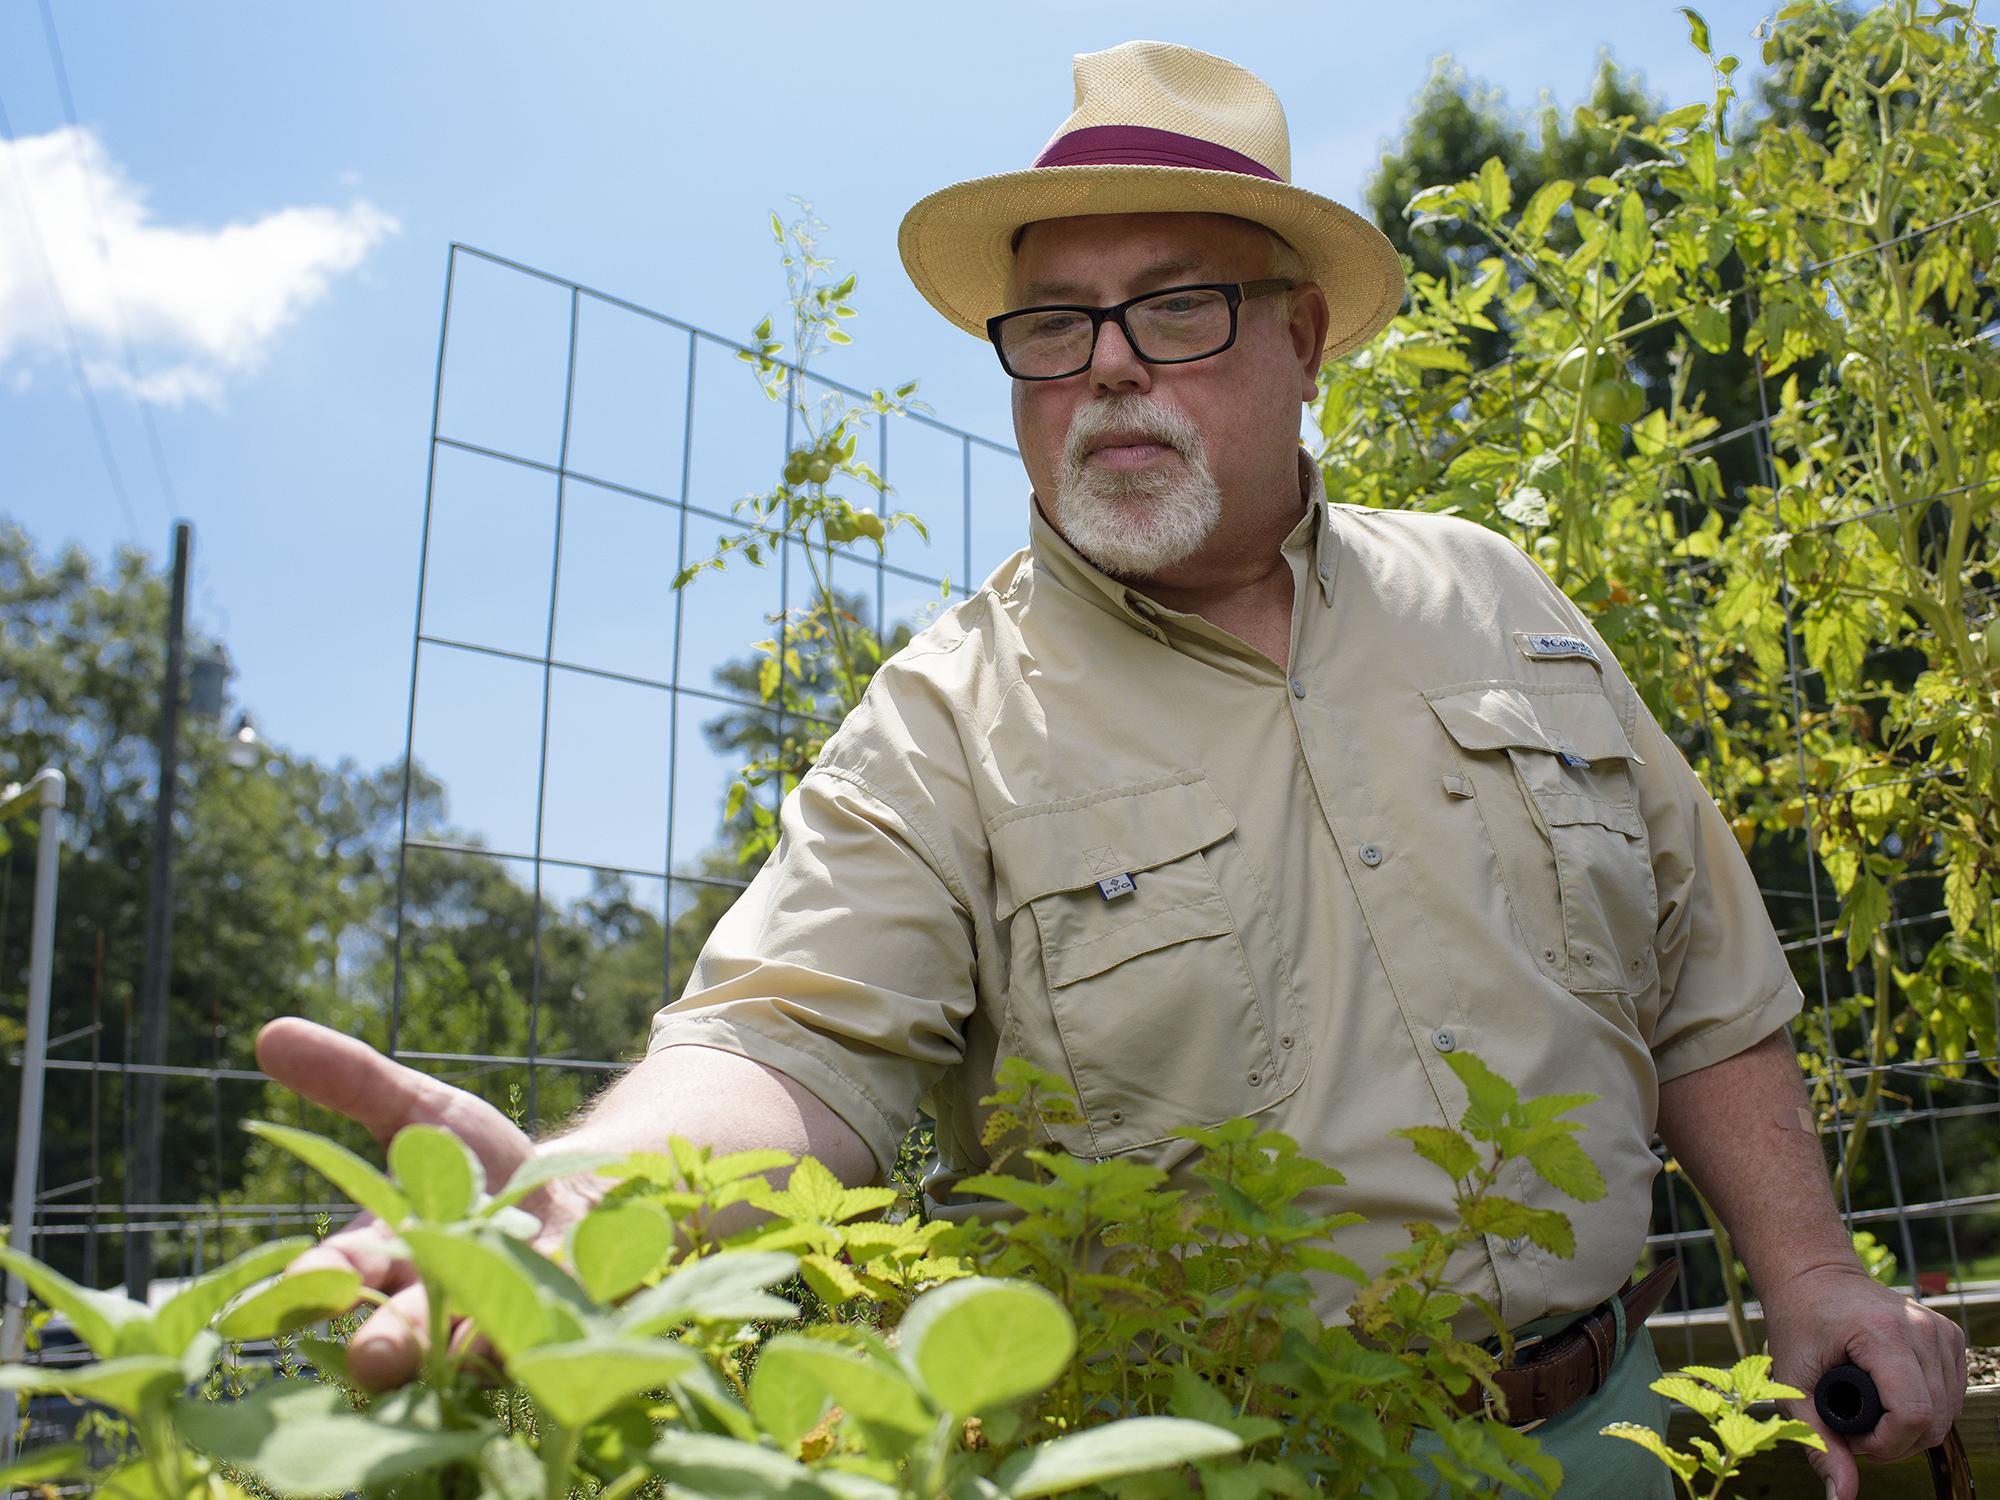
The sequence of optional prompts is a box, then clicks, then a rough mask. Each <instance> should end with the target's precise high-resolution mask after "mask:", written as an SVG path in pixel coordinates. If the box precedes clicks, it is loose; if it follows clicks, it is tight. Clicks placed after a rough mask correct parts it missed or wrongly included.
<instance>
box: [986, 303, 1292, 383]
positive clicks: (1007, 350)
mask: <svg viewBox="0 0 2000 1500" xmlns="http://www.w3.org/2000/svg"><path fill="white" fill-rule="evenodd" d="M1296 284H1297V283H1295V282H1291V281H1285V280H1268V281H1217V282H1203V283H1199V284H1197V285H1193V286H1170V287H1166V288H1164V289H1162V290H1160V291H1157V292H1147V293H1146V294H1145V295H1143V296H1139V297H1130V298H1127V299H1126V300H1125V301H1123V302H1120V303H1119V304H1118V305H1117V306H1115V307H1070V306H1060V307H1024V308H1021V309H1020V310H1019V311H1016V312H1009V313H1001V314H1000V316H999V317H997V318H988V319H987V320H986V336H987V337H988V338H989V339H991V340H992V341H993V347H994V349H995V350H996V351H997V352H998V353H999V355H1000V367H1001V368H1002V369H1004V370H1005V371H1006V372H1007V373H1008V374H1009V375H1011V376H1013V377H1014V378H1015V379H1016V380H1061V379H1063V378H1065V377H1066V376H1070V375H1078V374H1081V373H1082V372H1083V371H1085V370H1087V369H1089V368H1090V361H1091V359H1092V358H1093V357H1094V355H1095V354H1096V352H1097V335H1098V333H1099V331H1100V330H1102V328H1103V327H1104V325H1105V324H1106V323H1107V322H1109V323H1116V324H1117V325H1118V327H1119V328H1120V330H1121V331H1123V333H1124V335H1125V342H1126V343H1128V344H1130V345H1131V346H1132V352H1133V353H1134V354H1136V355H1138V356H1139V358H1140V359H1142V360H1144V361H1145V362H1146V363H1147V364H1149V365H1184V364H1188V363H1190V362H1191V361H1193V360H1197V359H1207V358H1209V357H1210V356H1211V355H1216V354H1220V353H1221V352H1222V351H1223V350H1225V349H1227V348H1228V347H1229V346H1230V345H1231V344H1233V343H1235V342H1236V309H1237V308H1238V307H1240V306H1242V304H1243V303H1244V302H1245V301H1246V300H1247V299H1249V298H1252V297H1268V296H1271V295H1272V294H1273V293H1276V292H1288V291H1290V290H1291V289H1292V288H1293V287H1294V286H1295V285H1296Z"/></svg>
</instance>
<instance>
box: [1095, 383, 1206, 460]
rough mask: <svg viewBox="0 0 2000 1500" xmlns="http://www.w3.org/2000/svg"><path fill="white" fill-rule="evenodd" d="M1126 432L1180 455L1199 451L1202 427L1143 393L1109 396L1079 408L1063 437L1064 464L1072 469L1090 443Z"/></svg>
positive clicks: (1194, 455)
mask: <svg viewBox="0 0 2000 1500" xmlns="http://www.w3.org/2000/svg"><path fill="white" fill-rule="evenodd" d="M1114 432H1115V433H1120V434H1129V435H1132V436H1135V437H1138V438H1141V439H1143V440H1144V441H1146V442H1149V443H1159V444H1161V445H1162V446H1164V447H1168V448H1171V449H1173V450H1174V451H1175V452H1176V453H1178V454H1179V455H1180V456H1181V457H1182V458H1184V459H1188V460H1190V461H1193V460H1197V459H1199V458H1200V457H1201V454H1202V446H1203V445H1202V439H1201V430H1200V429H1199V428H1197V427H1196V426H1195V425H1194V423H1193V422H1191V421H1189V420H1188V419H1187V418H1186V417H1185V416H1183V415H1182V414H1181V413H1180V412H1178V411H1175V410H1174V409H1173V408H1172V407H1171V406H1166V405H1163V404H1162V403H1160V402H1158V401H1154V400H1151V399H1149V398H1147V397H1145V396H1139V395H1124V396H1111V397H1108V398H1106V399H1105V400H1102V401H1098V402H1094V403H1092V404H1091V405H1089V406H1086V407H1083V408H1082V409H1080V410H1079V411H1078V412H1077V414H1076V416H1075V417H1074V418H1073V419H1072V420H1071V422H1070V425H1069V432H1068V434H1067V435H1066V436H1065V438H1064V439H1063V467H1064V469H1065V470H1067V471H1069V472H1071V473H1075V472H1077V471H1078V470H1080V469H1081V468H1082V467H1083V461H1084V460H1085V459H1086V458H1088V457H1089V456H1090V444H1091V443H1093V442H1095V441H1096V440H1097V439H1099V438H1101V437H1103V436H1105V435H1106V434H1107V433H1114Z"/></svg>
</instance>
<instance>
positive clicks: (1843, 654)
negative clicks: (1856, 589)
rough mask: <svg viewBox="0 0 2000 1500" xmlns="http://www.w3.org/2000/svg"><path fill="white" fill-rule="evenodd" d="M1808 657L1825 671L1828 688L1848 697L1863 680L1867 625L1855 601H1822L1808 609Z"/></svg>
mask: <svg viewBox="0 0 2000 1500" xmlns="http://www.w3.org/2000/svg"><path fill="white" fill-rule="evenodd" d="M1805 641H1806V658H1807V659H1808V660H1809V661H1811V662H1812V664H1813V665H1814V666H1816V667H1818V668H1819V669H1820V671H1822V672H1824V673H1825V674H1826V685H1827V687H1828V689H1829V690H1830V691H1832V692H1834V693H1836V694H1838V695H1839V696H1841V697H1843V698H1845V697H1848V696H1850V695H1851V694H1852V693H1853V691H1854V689H1855V688H1856V687H1858V686H1859V685H1860V682H1861V664H1862V662H1863V661H1864V660H1865V659H1866V657H1867V655H1868V628H1867V624H1866V622H1865V621H1864V620H1863V619H1862V615H1861V611H1860V610H1859V609H1857V608H1855V607H1854V606H1852V605H1848V604H1836V603H1831V602H1827V603H1822V604H1820V605H1819V606H1818V607H1817V608H1814V609H1809V610H1807V611H1806V612H1805Z"/></svg>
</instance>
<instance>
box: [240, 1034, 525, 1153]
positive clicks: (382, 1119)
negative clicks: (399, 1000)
mask: <svg viewBox="0 0 2000 1500" xmlns="http://www.w3.org/2000/svg"><path fill="white" fill-rule="evenodd" d="M257 1065H258V1066H259V1067H261V1068H262V1069H263V1070H264V1072H265V1073H266V1074H268V1075H269V1076H270V1077H271V1078H272V1079H273V1080H274V1081H275V1082H278V1083H281V1084H283V1085H284V1086H285V1087H286V1088H288V1089H290V1090H291V1091H292V1092H293V1093H295V1094H297V1095H299V1096H300V1097H301V1098H304V1099H306V1100H309V1101H310V1102H311V1103H314V1104H320V1105H324V1106H325V1107H326V1108H328V1109H331V1110H333V1111H335V1112H336V1113H339V1114H343V1115H345V1116H347V1118H348V1119H350V1120H353V1121H354V1122H356V1123H357V1124H359V1125H361V1126H363V1127H364V1128H365V1129H366V1130H367V1131H368V1133H369V1134H370V1135H372V1136H374V1137H375V1139H376V1140H377V1141H378V1142H380V1143H381V1144H383V1145H385V1146H386V1145H387V1144H388V1143H389V1141H390V1140H391V1139H392V1138H393V1137H394V1136H395V1134H396V1132H397V1131H399V1130H401V1129H402V1128H403V1127H404V1126H406V1125H438V1126H442V1127H443V1128H444V1129H446V1130H449V1131H450V1132H451V1133H452V1134H453V1135H456V1136H457V1137H458V1138H459V1139H460V1140H462V1141H464V1142H465V1144H466V1145H467V1146H469V1147H470V1148H471V1149H472V1154H473V1155H474V1156H476V1157H478V1158H479V1163H480V1165H481V1166H482V1167H484V1168H485V1170H486V1180H487V1181H488V1182H490V1183H494V1184H498V1183H502V1182H505V1181H506V1180H507V1179H508V1177H510V1176H512V1175H513V1172H514V1169H515V1168H516V1167H518V1166H520V1164H521V1163H522V1162H523V1161H525V1160H526V1159H527V1157H528V1156H529V1155H530V1154H531V1152H532V1150H533V1145H532V1143H531V1142H530V1141H529V1140H528V1138H527V1136H525V1135H523V1134H522V1133H521V1132H520V1131H519V1130H518V1129H516V1128H515V1126H514V1124H513V1122H512V1121H510V1120H509V1119H508V1118H507V1117H506V1116H505V1115H503V1114H501V1113H500V1111H499V1110H497V1109H495V1108H494V1107H493V1106H492V1105H490V1104H488V1103H487V1102H486V1101H485V1100H484V1099H481V1098H480V1097H478V1096H477V1095H476V1094H469V1093H467V1092H466V1091H465V1090H463V1089H455V1088H453V1087H452V1086H451V1085H450V1084H448V1083H443V1082H441V1081H439V1080H438V1079H435V1078H433V1077H431V1076H430V1075H429V1074H428V1073H420V1072H418V1071H417V1070H416V1069H415V1068H410V1067H405V1066H404V1065H403V1064H402V1063H399V1062H396V1061H394V1060H393V1059H391V1058H387V1057H384V1056H383V1055H382V1054H381V1053H379V1052H377V1051H376V1050H375V1049H374V1048H373V1047H371V1046H369V1045H368V1044H367V1043H366V1042H363V1041H360V1040H358V1039H357V1038H355V1037H351V1036H348V1035H347V1034H346V1033H344V1032H339V1031H334V1030H333V1029H331V1028H330V1027H326V1026H320V1025H316V1024H315V1023H313V1022H311V1021H308V1020H305V1019H303V1018H302V1017H299V1016H281V1017H279V1018H278V1019H277V1020H275V1021H271V1022H269V1023H267V1024H266V1025H265V1027H264V1029H263V1030H262V1031H260V1032H258V1033H257Z"/></svg>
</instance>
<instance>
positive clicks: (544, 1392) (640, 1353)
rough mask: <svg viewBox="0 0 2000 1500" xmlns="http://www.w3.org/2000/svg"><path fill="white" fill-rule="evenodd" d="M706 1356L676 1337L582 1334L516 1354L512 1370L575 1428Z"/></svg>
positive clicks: (551, 1411)
mask: <svg viewBox="0 0 2000 1500" xmlns="http://www.w3.org/2000/svg"><path fill="white" fill-rule="evenodd" d="M699 1360H700V1356H699V1355H697V1354H696V1353H695V1352H694V1350H692V1349H690V1348H688V1347H687V1346H686V1345H684V1344H677V1343H675V1342H673V1341H672V1340H671V1339H646V1340H640V1339H617V1338H598V1339H582V1340H579V1341H577V1342H574V1343H566V1344H544V1345H542V1346H541V1347H540V1348H538V1349H530V1350H528V1351H527V1352H526V1353H523V1354H519V1355H514V1356H511V1357H510V1358H509V1359H508V1361H507V1373H508V1375H509V1376H511V1377H512V1378H513V1379H514V1380H516V1381H518V1382H519V1383H520V1385H521V1386H522V1388H523V1389H525V1390H526V1391H527V1393H528V1394H529V1395H530V1396H533V1397H534V1398H535V1404H536V1405H537V1406H539V1407H541V1409H542V1410H543V1411H544V1412H546V1413H547V1414H548V1415H549V1416H550V1417H551V1418H553V1419H554V1420H555V1421H557V1422H558V1423H560V1424H561V1425H562V1426H564V1427H567V1428H569V1429H570V1430H571V1431H572V1432H574V1431H576V1430H577V1429H578V1428H581V1427H585V1426H588V1425H589V1424H590V1423H592V1422H595V1421H596V1420H597V1419H598V1418H599V1417H601V1416H603V1415H604V1414H605V1413H606V1412H608V1411H610V1410H611V1409H612V1408H613V1407H614V1406H617V1405H618V1404H619V1403H620V1402H622V1401H624V1400H626V1399H627V1398H628V1397H631V1396H636V1395H638V1394H639V1393H640V1392H642V1391H652V1390H658V1389H660V1388H661V1387H663V1386H667V1385H670V1384H672V1383H673V1382H674V1381H675V1380H677V1379H679V1378H680V1377H681V1376H682V1375H685V1374H686V1373H687V1372H688V1371H689V1370H690V1369H692V1368H693V1367H694V1366H695V1365H696V1364H697V1363H699Z"/></svg>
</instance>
